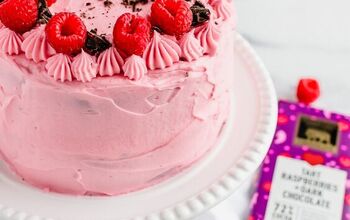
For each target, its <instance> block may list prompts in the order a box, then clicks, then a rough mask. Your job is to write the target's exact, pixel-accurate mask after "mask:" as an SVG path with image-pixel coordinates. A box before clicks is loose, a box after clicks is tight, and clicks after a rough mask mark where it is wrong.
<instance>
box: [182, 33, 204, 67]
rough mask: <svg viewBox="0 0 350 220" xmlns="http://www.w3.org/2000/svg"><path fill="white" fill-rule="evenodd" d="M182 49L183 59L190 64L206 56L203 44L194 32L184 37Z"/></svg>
mask: <svg viewBox="0 0 350 220" xmlns="http://www.w3.org/2000/svg"><path fill="white" fill-rule="evenodd" d="M180 48H181V57H182V58H184V59H185V60H187V61H189V62H190V61H194V60H198V59H199V58H200V57H201V56H203V54H204V49H203V47H202V46H201V42H200V41H199V40H198V39H197V38H196V37H195V36H194V30H192V31H190V32H189V33H186V34H185V35H183V36H182V38H181V40H180Z"/></svg>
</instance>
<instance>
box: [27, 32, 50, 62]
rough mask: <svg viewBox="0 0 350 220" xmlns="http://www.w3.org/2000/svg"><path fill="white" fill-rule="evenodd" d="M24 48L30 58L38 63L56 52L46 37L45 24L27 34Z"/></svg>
mask: <svg viewBox="0 0 350 220" xmlns="http://www.w3.org/2000/svg"><path fill="white" fill-rule="evenodd" d="M22 50H23V51H24V53H25V56H26V57H27V58H28V59H32V60H34V62H36V63H39V62H40V61H46V60H47V59H48V58H49V57H51V56H53V55H54V54H56V51H55V50H54V49H53V48H52V47H51V46H50V44H49V43H48V41H47V39H46V34H45V27H44V26H40V27H38V28H36V29H34V30H32V31H31V32H29V33H28V34H27V35H25V37H24V41H23V43H22Z"/></svg>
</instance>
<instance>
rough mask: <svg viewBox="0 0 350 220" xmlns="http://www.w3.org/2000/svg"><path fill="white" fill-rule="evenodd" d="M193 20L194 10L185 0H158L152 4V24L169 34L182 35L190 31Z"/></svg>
mask: <svg viewBox="0 0 350 220" xmlns="http://www.w3.org/2000/svg"><path fill="white" fill-rule="evenodd" d="M192 20H193V14H192V11H191V9H190V6H189V5H188V3H186V2H185V1H184V0H156V1H155V2H154V3H153V5H152V8H151V22H152V25H154V26H157V27H159V28H160V29H161V30H162V31H163V32H164V33H166V34H168V35H176V36H181V35H182V34H184V33H186V32H188V31H189V30H190V28H191V24H192Z"/></svg>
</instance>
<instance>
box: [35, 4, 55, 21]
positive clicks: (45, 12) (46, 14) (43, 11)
mask: <svg viewBox="0 0 350 220" xmlns="http://www.w3.org/2000/svg"><path fill="white" fill-rule="evenodd" d="M38 6H39V18H38V23H39V24H46V23H47V22H49V20H50V19H51V18H52V14H51V12H50V10H49V7H48V6H47V3H46V0H39V1H38Z"/></svg>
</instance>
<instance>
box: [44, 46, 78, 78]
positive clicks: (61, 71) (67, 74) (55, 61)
mask: <svg viewBox="0 0 350 220" xmlns="http://www.w3.org/2000/svg"><path fill="white" fill-rule="evenodd" d="M71 64H72V61H71V57H70V56H68V55H65V54H62V53H59V54H56V55H54V56H52V57H50V58H49V59H48V60H47V63H46V66H45V68H46V70H47V73H48V74H49V75H50V76H52V77H53V78H54V79H55V80H57V81H61V82H64V81H72V80H73V77H72V71H71Z"/></svg>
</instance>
